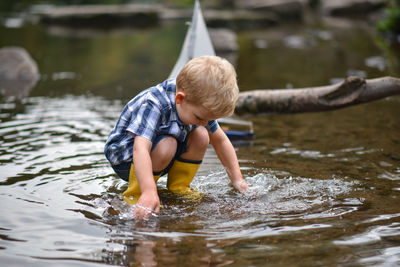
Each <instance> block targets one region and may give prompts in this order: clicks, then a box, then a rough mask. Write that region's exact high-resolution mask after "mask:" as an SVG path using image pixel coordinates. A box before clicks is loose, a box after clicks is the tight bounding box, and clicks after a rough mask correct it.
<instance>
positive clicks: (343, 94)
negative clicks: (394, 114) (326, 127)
mask: <svg viewBox="0 0 400 267" xmlns="http://www.w3.org/2000/svg"><path fill="white" fill-rule="evenodd" d="M396 94H400V79H398V78H393V77H383V78H377V79H370V80H365V79H362V78H359V77H348V78H347V79H345V80H344V82H342V83H340V84H335V85H330V86H321V87H312V88H301V89H278V90H254V91H246V92H242V93H240V95H239V99H238V101H237V103H236V109H235V113H236V114H238V115H242V114H245V113H251V114H260V113H300V112H316V111H327V110H334V109H339V108H343V107H347V106H351V105H356V104H361V103H366V102H370V101H374V100H378V99H381V98H385V97H388V96H392V95H396ZM399 110H400V109H399Z"/></svg>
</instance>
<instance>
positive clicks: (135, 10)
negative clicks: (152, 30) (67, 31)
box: [36, 4, 161, 27]
mask: <svg viewBox="0 0 400 267" xmlns="http://www.w3.org/2000/svg"><path fill="white" fill-rule="evenodd" d="M160 10H161V7H160V6H159V5H155V4H152V5H146V4H127V5H79V6H61V7H51V8H49V7H47V8H46V9H43V10H39V11H36V13H37V15H39V16H40V21H41V22H43V23H50V24H59V25H69V26H82V25H86V26H88V25H90V26H101V27H115V26H118V25H126V24H130V25H132V26H150V25H155V24H157V23H158V22H159V12H160Z"/></svg>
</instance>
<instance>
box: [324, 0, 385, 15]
mask: <svg viewBox="0 0 400 267" xmlns="http://www.w3.org/2000/svg"><path fill="white" fill-rule="evenodd" d="M387 3H388V0H321V11H322V13H323V14H325V15H331V16H352V15H365V14H367V13H370V12H373V11H376V10H378V9H381V8H383V7H384V6H386V4H387Z"/></svg>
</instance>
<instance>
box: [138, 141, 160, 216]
mask: <svg viewBox="0 0 400 267" xmlns="http://www.w3.org/2000/svg"><path fill="white" fill-rule="evenodd" d="M151 146H152V143H151V141H150V140H148V139H146V138H144V137H142V136H136V137H135V142H134V144H133V163H134V164H135V174H136V178H137V180H138V183H139V187H140V191H141V195H140V197H139V200H138V202H137V204H138V206H137V207H138V208H136V209H135V217H137V218H145V217H148V216H149V215H150V212H159V211H160V199H159V197H158V193H157V185H156V183H155V181H154V178H153V168H152V162H151V158H150V150H151ZM140 206H141V207H142V208H140Z"/></svg>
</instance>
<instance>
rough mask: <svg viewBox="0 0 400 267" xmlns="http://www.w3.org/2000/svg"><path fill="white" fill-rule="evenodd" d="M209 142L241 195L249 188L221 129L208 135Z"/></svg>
mask: <svg viewBox="0 0 400 267" xmlns="http://www.w3.org/2000/svg"><path fill="white" fill-rule="evenodd" d="M210 142H211V144H212V146H213V147H214V150H215V152H216V153H217V156H218V158H219V160H220V161H221V163H222V165H224V167H225V169H226V172H227V173H228V176H229V178H230V180H231V183H232V185H233V187H234V188H236V189H237V190H238V191H240V192H241V193H244V192H246V190H247V189H248V188H249V186H248V185H247V183H246V181H245V180H244V179H243V176H242V173H241V171H240V167H239V162H238V159H237V156H236V152H235V149H234V148H233V145H232V143H231V141H230V140H229V138H228V137H227V136H226V134H225V133H224V132H223V131H222V129H221V128H218V129H217V130H216V131H215V132H214V133H211V134H210Z"/></svg>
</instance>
